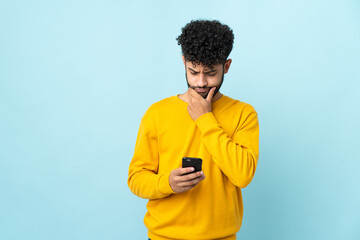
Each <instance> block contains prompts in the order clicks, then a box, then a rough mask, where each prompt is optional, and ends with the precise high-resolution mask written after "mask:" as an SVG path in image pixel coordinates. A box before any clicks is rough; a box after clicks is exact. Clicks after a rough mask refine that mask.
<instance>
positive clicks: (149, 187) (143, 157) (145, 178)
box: [128, 111, 174, 199]
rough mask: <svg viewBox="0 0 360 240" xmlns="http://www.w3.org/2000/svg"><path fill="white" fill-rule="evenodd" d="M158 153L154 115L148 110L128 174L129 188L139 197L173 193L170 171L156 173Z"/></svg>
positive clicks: (160, 196)
mask: <svg viewBox="0 0 360 240" xmlns="http://www.w3.org/2000/svg"><path fill="white" fill-rule="evenodd" d="M158 155H159V153H158V137H157V133H156V125H155V124H154V117H153V116H152V115H151V114H150V112H149V111H148V112H147V113H145V115H144V116H143V118H142V120H141V123H140V128H139V132H138V136H137V140H136V144H135V151H134V156H133V158H132V160H131V162H130V166H129V175H128V186H129V188H130V190H131V191H132V192H133V193H134V194H135V195H137V196H139V197H141V198H146V199H158V198H163V197H166V196H168V195H170V194H172V193H174V192H173V190H172V189H171V187H170V185H169V175H170V172H169V173H165V174H162V175H160V174H157V173H158V166H159V156H158Z"/></svg>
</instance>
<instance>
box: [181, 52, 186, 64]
mask: <svg viewBox="0 0 360 240" xmlns="http://www.w3.org/2000/svg"><path fill="white" fill-rule="evenodd" d="M181 58H182V60H183V62H184V66H185V67H186V64H185V57H184V55H181Z"/></svg>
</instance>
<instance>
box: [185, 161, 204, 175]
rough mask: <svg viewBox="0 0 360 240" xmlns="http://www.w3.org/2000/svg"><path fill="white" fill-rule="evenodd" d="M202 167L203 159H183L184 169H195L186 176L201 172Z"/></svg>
mask: <svg viewBox="0 0 360 240" xmlns="http://www.w3.org/2000/svg"><path fill="white" fill-rule="evenodd" d="M201 166H202V159H201V158H193V157H183V159H182V167H183V168H186V167H193V168H194V169H195V170H194V171H193V172H189V173H186V174H190V173H194V172H199V171H201ZM186 174H184V175H186Z"/></svg>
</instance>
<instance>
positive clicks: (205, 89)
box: [195, 88, 209, 93]
mask: <svg viewBox="0 0 360 240" xmlns="http://www.w3.org/2000/svg"><path fill="white" fill-rule="evenodd" d="M195 91H196V92H198V93H205V92H208V91H209V89H208V88H195Z"/></svg>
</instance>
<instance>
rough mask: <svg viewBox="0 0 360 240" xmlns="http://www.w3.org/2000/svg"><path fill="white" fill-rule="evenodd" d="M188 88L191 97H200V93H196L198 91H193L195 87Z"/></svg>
mask: <svg viewBox="0 0 360 240" xmlns="http://www.w3.org/2000/svg"><path fill="white" fill-rule="evenodd" d="M189 90H190V96H191V97H194V98H197V97H200V98H202V97H201V95H200V94H198V93H197V92H196V91H195V89H193V88H191V87H189Z"/></svg>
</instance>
